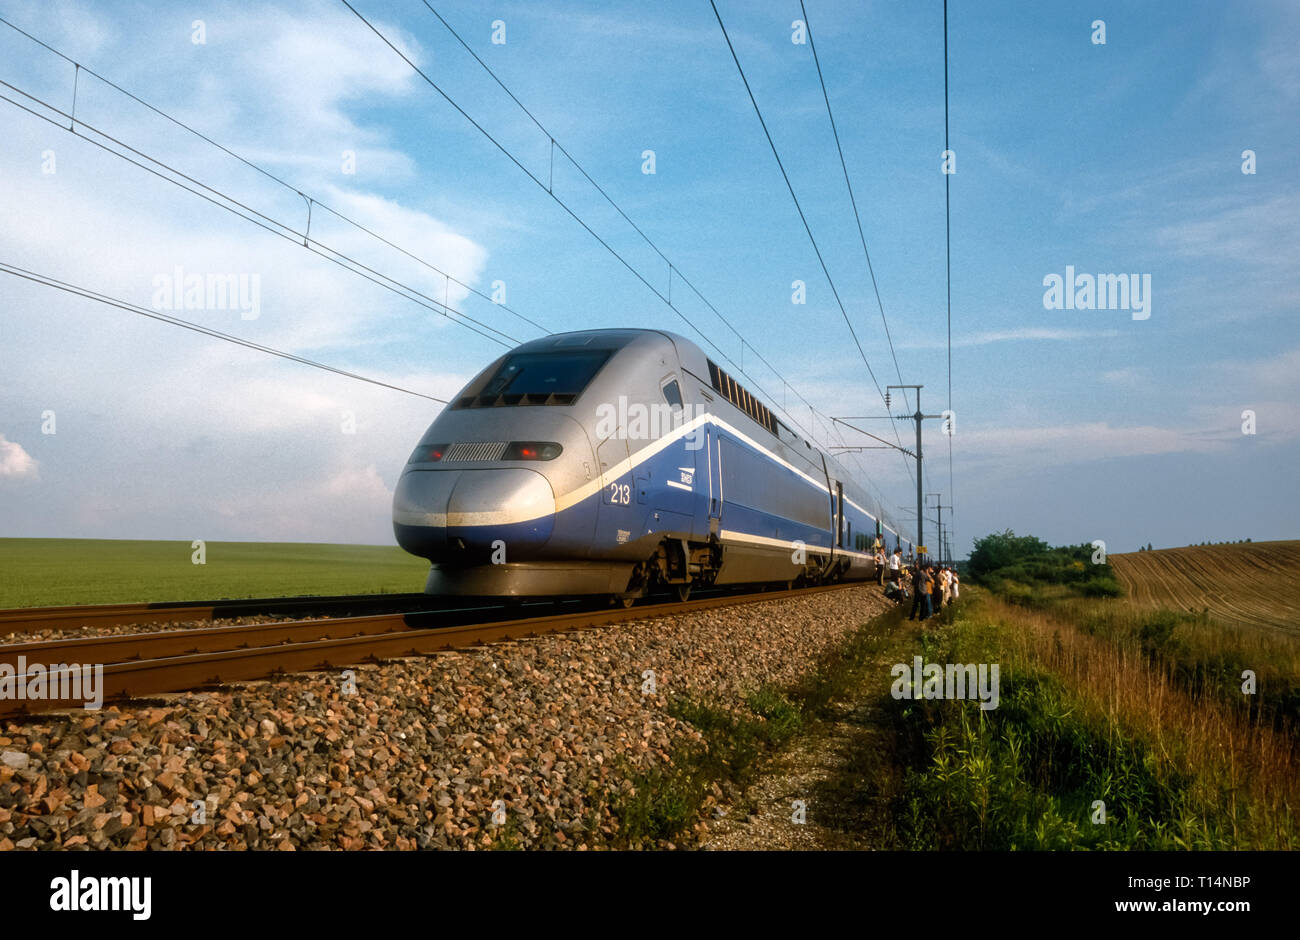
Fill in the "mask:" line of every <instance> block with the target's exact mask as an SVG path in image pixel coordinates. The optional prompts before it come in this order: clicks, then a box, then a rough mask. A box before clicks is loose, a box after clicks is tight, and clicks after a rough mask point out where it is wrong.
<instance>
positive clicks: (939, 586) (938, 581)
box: [929, 564, 943, 615]
mask: <svg viewBox="0 0 1300 940" xmlns="http://www.w3.org/2000/svg"><path fill="white" fill-rule="evenodd" d="M929 568H930V578H931V582H930V610H931V611H932V612H933V613H934V614H935V615H938V614H939V612H940V611H942V610H943V572H942V571H940V570H939V566H938V565H935V564H931V565H930V566H929Z"/></svg>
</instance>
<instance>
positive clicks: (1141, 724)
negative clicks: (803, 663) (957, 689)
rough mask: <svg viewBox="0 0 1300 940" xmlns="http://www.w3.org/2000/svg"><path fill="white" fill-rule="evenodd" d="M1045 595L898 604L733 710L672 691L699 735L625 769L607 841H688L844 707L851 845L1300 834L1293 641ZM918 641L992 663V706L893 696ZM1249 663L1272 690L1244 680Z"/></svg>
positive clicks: (1098, 845)
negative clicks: (1283, 698)
mask: <svg viewBox="0 0 1300 940" xmlns="http://www.w3.org/2000/svg"><path fill="white" fill-rule="evenodd" d="M1046 593H1048V594H1052V591H1050V590H1048V591H1047V592H1046ZM1031 601H1032V602H1031V603H1028V604H1027V603H1024V599H1023V598H1017V600H1016V602H1011V601H1008V600H1006V599H1003V598H1000V597H997V596H995V595H993V594H991V593H989V592H988V591H987V590H982V589H979V588H975V587H973V586H972V587H971V588H969V589H968V590H967V591H963V599H962V601H961V603H960V604H959V605H957V607H956V608H955V610H954V609H953V608H949V609H947V610H945V612H944V613H943V615H942V616H941V617H940V618H937V619H935V620H932V621H929V622H927V623H926V624H924V625H919V624H913V623H909V622H907V621H905V620H904V619H903V616H902V613H903V612H902V611H901V610H895V611H892V612H890V613H888V614H886V615H884V616H883V617H882V618H878V619H877V620H875V621H873V622H872V623H870V624H868V625H865V626H864V627H862V628H861V629H859V630H858V631H857V632H856V633H855V634H854V635H852V636H851V637H849V638H848V640H847V641H846V642H845V643H844V644H843V645H841V646H840V647H839V648H837V649H836V650H834V651H833V652H832V653H831V654H829V655H828V656H827V657H826V658H825V659H824V660H823V661H822V662H821V664H820V665H819V667H818V668H817V669H816V670H815V671H814V672H813V673H811V674H810V675H808V676H807V677H805V679H803V680H802V681H800V682H798V683H796V684H795V685H794V686H793V687H791V688H789V689H774V688H770V687H768V688H764V689H760V690H758V691H756V692H754V693H753V694H752V695H750V696H749V697H748V698H747V700H746V702H745V703H744V704H743V706H740V707H735V708H724V707H722V706H720V705H717V704H709V703H701V702H692V701H677V702H674V703H673V705H672V713H673V714H674V715H676V716H677V717H678V718H681V719H683V720H685V721H688V722H690V723H691V724H692V725H693V726H694V727H695V728H697V729H698V730H699V731H700V733H701V735H702V739H703V743H702V744H700V745H698V746H695V747H692V748H689V749H683V750H681V751H679V752H677V753H675V754H674V755H673V760H672V762H671V763H670V764H667V765H664V766H662V767H659V768H657V769H655V770H653V771H650V772H648V773H642V774H639V775H637V776H634V777H632V778H631V779H630V780H629V782H628V783H627V785H626V786H625V788H624V789H623V790H622V791H621V792H620V794H619V795H618V796H617V797H616V798H615V799H614V801H613V804H612V805H613V808H614V810H615V813H616V815H617V816H618V818H619V833H618V835H617V837H616V838H615V840H613V843H612V844H614V845H616V846H621V847H636V846H645V845H657V844H663V843H664V842H666V841H673V842H680V841H686V840H689V838H690V836H691V834H692V830H693V827H695V826H696V825H697V823H698V820H699V819H700V818H701V816H702V815H703V813H704V812H706V811H707V809H708V807H709V806H710V805H711V803H712V802H713V798H714V797H716V796H717V795H718V794H719V787H721V790H722V791H725V792H727V793H728V794H730V795H736V793H737V791H738V790H739V789H740V788H743V787H744V786H745V785H747V784H748V783H749V782H751V781H752V780H753V779H754V777H755V776H756V775H757V773H758V772H759V768H760V767H761V766H762V764H763V762H764V760H765V759H766V758H767V757H769V756H770V755H771V754H772V752H774V751H776V750H778V749H780V748H782V747H784V746H785V745H786V744H787V743H788V742H789V741H790V739H791V738H793V737H794V736H795V735H796V734H816V733H817V732H818V727H817V726H818V723H819V722H820V721H822V720H824V719H827V718H830V717H831V716H832V715H835V716H837V720H838V721H841V722H847V723H848V724H849V725H850V726H852V727H854V728H855V729H856V730H855V731H853V744H852V748H851V752H850V755H849V762H848V764H847V766H845V767H844V768H842V769H840V770H838V771H836V772H834V773H832V774H830V775H829V777H828V779H827V780H826V781H824V782H823V783H822V784H821V785H820V789H819V792H817V793H816V794H815V795H814V796H815V799H816V800H817V802H818V804H819V805H822V806H836V807H838V809H837V811H836V812H835V813H834V814H830V815H829V819H828V820H827V821H826V824H827V825H829V826H832V827H835V828H838V829H840V830H842V831H844V832H847V833H852V834H853V836H854V837H855V839H854V841H853V844H857V845H861V844H864V843H865V844H869V845H871V846H872V847H875V848H880V849H910V850H977V851H978V850H1112V851H1114V850H1165V851H1171V850H1172V851H1185V850H1200V849H1219V850H1223V849H1250V850H1255V849H1294V848H1297V847H1300V817H1298V816H1297V812H1296V810H1297V808H1300V772H1298V771H1300V750H1298V740H1297V729H1296V727H1295V726H1294V725H1293V724H1292V723H1291V722H1290V720H1289V718H1287V717H1286V716H1285V715H1283V714H1282V711H1281V707H1280V705H1278V704H1277V700H1278V698H1279V696H1278V694H1277V692H1278V689H1280V688H1286V686H1285V683H1284V682H1282V681H1281V679H1282V678H1284V677H1286V676H1289V675H1291V674H1292V673H1291V670H1292V669H1293V667H1294V665H1295V655H1296V651H1295V649H1294V648H1293V647H1292V646H1287V645H1285V644H1286V639H1285V638H1280V639H1279V638H1277V637H1275V636H1272V635H1265V634H1259V633H1258V632H1255V633H1252V632H1250V631H1243V632H1240V633H1232V632H1224V631H1222V630H1221V629H1220V628H1219V627H1217V626H1216V625H1215V624H1213V623H1212V622H1209V621H1208V620H1206V618H1204V617H1196V616H1191V617H1187V616H1181V615H1180V616H1175V615H1167V614H1161V613H1160V612H1155V613H1154V614H1153V613H1152V612H1151V611H1145V612H1143V611H1134V610H1131V609H1129V608H1128V607H1126V606H1125V605H1124V604H1123V603H1122V602H1120V601H1115V600H1110V599H1097V598H1083V597H1078V596H1077V592H1075V596H1071V595H1069V594H1068V593H1067V594H1062V595H1060V596H1056V595H1055V594H1053V596H1051V597H1047V596H1043V595H1042V594H1039V595H1036V596H1034V597H1033V598H1032V599H1031ZM1278 644H1283V645H1280V646H1279V645H1278ZM917 653H920V654H921V656H922V657H923V659H924V660H925V661H926V662H927V663H934V662H937V663H989V664H991V663H998V664H999V666H1000V696H999V704H998V707H997V708H996V709H992V710H987V711H986V710H983V709H980V708H979V703H978V702H977V701H972V700H966V701H951V700H933V699H931V700H919V701H918V700H896V699H894V698H893V697H892V695H891V694H890V687H891V684H892V674H891V671H890V666H891V664H893V663H910V661H911V659H912V656H913V655H915V654H917ZM1242 662H1249V663H1254V664H1255V665H1254V666H1253V667H1252V668H1255V669H1256V671H1257V672H1258V674H1259V676H1260V683H1261V689H1265V690H1271V691H1266V694H1265V696H1264V697H1263V702H1264V703H1269V702H1272V703H1273V704H1271V705H1268V704H1264V705H1261V704H1260V703H1259V701H1258V697H1257V700H1256V701H1254V703H1253V705H1252V701H1251V700H1250V699H1249V698H1248V697H1243V696H1242V694H1241V690H1240V680H1239V678H1235V677H1236V674H1237V671H1238V666H1239V665H1241V663H1242ZM1269 696H1272V697H1271V698H1270V697H1269ZM1243 700H1244V701H1243ZM846 716H848V717H847V718H846ZM1103 805H1104V820H1103V817H1102V816H1101V812H1102V810H1101V807H1102V806H1103Z"/></svg>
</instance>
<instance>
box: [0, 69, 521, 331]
mask: <svg viewBox="0 0 1300 940" xmlns="http://www.w3.org/2000/svg"><path fill="white" fill-rule="evenodd" d="M0 85H3V86H4V87H6V88H9V89H11V90H12V91H14V92H16V93H18V94H20V95H22V96H23V97H24V98H27V99H29V100H31V101H34V102H36V103H37V104H39V105H40V106H41V107H43V108H46V109H48V110H49V111H51V112H52V113H54V114H57V115H59V116H61V117H65V118H68V119H69V120H72V115H71V114H70V113H68V112H65V111H62V110H60V109H59V108H58V107H56V106H55V105H53V104H51V103H50V102H48V101H44V100H43V99H41V98H38V97H36V96H35V95H32V94H30V93H28V92H26V91H23V90H22V89H21V88H18V87H17V86H15V85H11V84H9V83H8V82H6V81H3V80H0ZM0 100H3V101H7V102H8V103H9V104H11V105H13V106H14V107H16V108H18V109H19V110H22V111H26V112H27V113H28V114H31V115H32V116H34V117H37V118H40V119H41V120H42V121H46V122H48V123H50V124H53V125H54V126H55V127H59V128H62V129H63V130H66V131H69V132H70V133H72V134H74V135H75V136H77V137H78V138H80V139H81V140H84V141H86V142H87V143H90V144H93V145H94V146H96V147H98V148H100V149H101V150H103V151H104V152H105V153H110V154H112V155H113V156H115V157H118V158H119V159H122V160H125V161H126V162H127V163H130V164H132V165H134V166H137V167H139V168H140V169H142V170H144V171H146V172H148V173H151V174H153V175H154V176H156V177H158V178H159V179H162V180H166V181H167V182H169V183H171V184H173V185H174V186H177V187H179V188H181V189H184V190H185V191H187V192H190V193H193V194H194V195H196V196H198V197H199V198H201V199H205V200H207V201H208V202H210V203H212V204H213V205H215V206H218V207H220V208H222V209H225V210H226V211H227V212H229V213H231V214H232V215H236V216H239V217H240V218H241V219H244V220H245V221H248V222H252V223H253V224H254V225H256V226H258V227H259V228H262V229H265V230H266V231H268V232H270V233H272V234H273V235H279V236H280V237H281V238H284V239H285V240H287V241H290V242H293V243H295V244H302V245H303V247H305V248H306V249H307V250H308V251H311V252H312V253H313V254H317V255H320V256H321V257H322V258H325V259H326V260H328V261H333V262H334V263H335V264H337V265H338V266H339V267H341V268H343V269H344V270H347V271H350V272H352V273H353V274H355V275H357V276H358V277H363V278H365V279H366V280H367V281H370V282H371V283H373V284H377V285H379V286H380V287H383V288H385V289H386V290H390V291H392V292H393V293H395V294H397V295H398V296H400V297H405V298H406V299H407V300H409V301H412V302H413V303H417V304H419V305H420V306H422V307H425V308H427V309H429V310H432V311H433V312H434V313H437V314H439V315H440V316H443V317H446V318H447V319H448V320H450V321H451V322H452V323H457V324H459V325H460V326H463V327H465V328H466V329H468V330H470V331H471V332H474V333H477V334H479V335H480V336H482V337H484V338H485V339H488V340H491V341H492V342H494V343H497V344H498V345H500V346H506V347H507V348H509V345H510V344H509V343H505V342H503V341H502V340H501V339H499V338H498V337H505V338H506V339H509V340H511V341H512V342H514V343H516V344H517V343H518V342H519V340H517V339H515V338H514V337H513V336H510V335H509V334H508V333H504V332H502V331H501V330H498V329H496V328H495V327H492V326H489V325H487V324H486V323H483V322H482V321H480V320H476V319H474V318H473V317H470V316H468V315H467V314H465V313H463V312H461V311H459V310H457V309H456V308H455V307H452V306H451V305H450V304H448V303H447V302H446V301H445V300H441V301H440V300H437V299H436V298H433V297H430V296H429V295H427V294H424V293H422V292H420V291H418V290H416V289H415V288H413V287H411V286H409V285H407V284H404V283H402V282H401V281H398V280H397V279H395V278H392V277H389V276H388V275H386V274H382V273H380V272H379V271H377V270H375V269H374V268H372V267H369V266H368V265H365V264H363V263H361V262H360V261H358V260H356V259H355V258H353V257H351V256H350V255H347V254H344V253H343V252H341V251H338V250H337V249H334V248H331V247H329V246H328V245H326V244H324V243H323V242H321V241H318V240H317V239H314V238H311V237H310V236H309V235H308V234H307V232H306V231H302V232H300V231H298V230H297V229H295V228H294V227H293V226H292V225H289V224H287V223H284V222H280V221H277V220H276V219H273V218H271V217H270V216H268V215H266V214H265V213H262V212H259V211H258V210H256V209H253V208H251V207H250V206H247V205H245V204H244V203H242V202H240V201H239V200H237V199H235V198H234V197H232V196H230V195H228V194H226V193H224V192H222V191H221V190H219V189H216V188H215V187H212V186H209V185H207V184H206V183H203V182H200V181H199V180H197V179H195V178H194V177H192V176H188V175H186V174H185V173H182V172H181V171H180V170H178V169H176V168H175V167H173V166H171V165H169V164H167V163H164V162H163V161H161V160H158V159H157V158H155V157H152V156H150V155H149V154H147V153H145V152H144V151H142V150H138V149H136V148H135V147H132V146H131V145H129V144H127V143H124V142H123V141H121V140H119V139H117V138H116V137H113V136H112V135H110V134H107V133H105V132H104V131H101V130H99V129H98V128H96V127H94V126H92V125H90V124H87V123H86V122H85V121H82V120H77V121H76V122H75V124H76V125H79V126H80V127H81V128H83V129H85V130H89V131H91V132H93V133H94V134H96V135H98V136H99V137H102V138H103V139H104V140H107V141H111V142H112V143H113V144H115V145H117V146H118V147H122V148H123V149H125V150H127V151H129V152H130V153H133V154H135V155H136V156H139V157H140V158H141V160H147V161H149V163H152V164H154V166H147V165H146V164H145V163H143V162H141V160H134V159H132V158H131V157H130V156H128V155H127V154H125V153H122V152H121V151H119V150H115V149H113V147H110V146H108V145H107V144H105V143H102V142H101V141H98V140H95V139H94V138H92V137H89V136H87V135H86V134H84V133H81V132H79V131H78V130H77V128H76V126H70V127H64V126H63V125H62V124H61V123H60V122H59V121H56V120H54V119H53V118H51V117H50V116H49V115H48V114H42V113H40V112H39V111H36V110H33V109H32V108H29V107H27V106H26V105H24V104H22V103H21V102H18V101H15V100H14V99H13V98H10V97H9V96H8V95H3V94H0ZM155 167H158V168H159V169H155ZM164 171H166V172H164ZM168 174H172V175H168ZM186 183H192V184H194V185H193V186H189V185H186ZM196 187H197V188H196ZM200 189H202V190H206V192H200ZM209 193H210V194H211V195H209ZM452 314H455V315H456V316H452ZM456 317H461V318H462V319H457V318H456ZM471 324H473V325H471ZM479 327H481V328H482V329H479ZM485 331H487V332H485ZM489 333H495V334H497V335H496V336H490V335H489Z"/></svg>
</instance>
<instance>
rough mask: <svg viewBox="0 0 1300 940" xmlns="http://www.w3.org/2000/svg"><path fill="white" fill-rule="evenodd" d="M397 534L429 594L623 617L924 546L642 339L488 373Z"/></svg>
mask: <svg viewBox="0 0 1300 940" xmlns="http://www.w3.org/2000/svg"><path fill="white" fill-rule="evenodd" d="M869 507H870V508H869ZM393 530H394V535H395V537H396V539H397V543H398V544H399V545H400V546H401V547H402V548H403V549H404V550H406V551H407V552H410V553H411V554H413V555H416V556H419V557H421V558H425V559H427V560H428V561H429V562H430V569H429V575H428V579H427V581H426V583H425V591H426V592H427V593H429V594H438V595H466V596H469V595H472V596H493V597H506V598H528V597H554V596H557V595H568V596H577V595H608V596H609V597H610V598H613V599H614V600H615V601H616V602H621V603H623V604H624V605H627V606H630V605H631V604H632V603H634V602H635V601H636V600H637V599H638V598H642V597H646V596H648V595H650V594H651V593H656V592H658V593H662V592H669V593H672V594H675V595H676V596H677V598H679V599H680V600H685V599H686V598H687V597H688V596H689V595H690V593H691V591H692V590H693V589H696V588H704V587H707V586H724V585H765V586H766V585H783V586H786V587H793V586H795V585H802V584H816V583H829V582H834V581H841V580H865V579H869V578H872V577H874V576H875V573H876V572H875V567H876V566H875V561H874V557H875V550H876V547H877V546H878V545H879V546H881V547H883V548H884V549H885V550H886V551H887V552H892V551H893V550H894V549H895V548H897V549H899V550H901V551H902V552H903V554H904V555H909V556H910V555H912V553H913V550H914V547H915V546H914V545H913V543H912V541H911V540H910V539H909V538H908V536H907V535H905V534H904V533H902V532H900V531H898V530H897V529H896V528H895V527H893V526H892V525H890V524H888V523H887V522H886V520H885V519H884V518H883V513H882V512H881V511H880V509H879V507H878V506H875V505H873V504H872V502H871V501H870V499H869V498H868V497H867V495H866V494H865V493H863V492H862V491H861V490H860V489H859V487H858V486H857V485H856V484H855V483H854V482H853V481H852V480H851V479H850V478H849V475H848V474H847V473H846V472H845V470H844V467H843V466H842V465H841V464H840V462H839V461H838V460H836V458H835V457H834V456H832V455H831V454H829V453H827V452H826V451H825V450H823V449H822V448H820V447H819V446H817V445H816V444H814V443H813V442H811V441H809V440H807V439H806V438H804V437H802V436H801V435H800V434H798V433H796V432H795V431H793V430H791V428H790V427H789V426H788V425H787V424H785V423H784V422H783V421H781V420H780V419H779V418H778V417H777V416H776V415H775V414H774V413H773V412H772V411H771V409H770V408H768V407H767V406H766V405H765V404H764V403H763V402H761V401H760V400H759V399H758V398H757V397H755V396H754V395H753V394H751V393H750V392H749V390H747V389H746V388H745V387H744V386H743V385H741V384H740V383H738V382H737V381H736V380H735V378H733V377H732V376H731V375H729V374H728V373H727V372H725V371H724V370H723V369H721V368H720V367H719V366H718V365H717V364H716V363H715V362H713V361H712V360H711V359H709V358H708V356H707V355H706V354H705V353H704V352H703V351H702V350H701V349H700V348H699V347H698V346H697V345H695V344H694V343H693V342H691V341H690V340H688V339H686V338H684V337H682V336H679V335H677V334H675V333H671V332H667V331H663V330H652V329H633V328H627V329H600V330H584V331H579V332H572V333H559V334H552V335H548V336H545V337H542V338H539V339H535V340H532V341H530V342H526V343H524V344H522V345H520V346H517V347H515V348H514V349H512V350H510V351H509V352H507V353H505V354H504V355H502V356H501V357H500V358H498V359H497V360H496V361H494V362H492V363H491V364H490V365H488V366H487V368H485V369H484V370H483V371H482V372H480V373H479V374H478V375H477V376H476V377H475V378H474V379H473V380H472V381H471V382H470V383H469V384H468V385H466V386H465V388H464V389H462V390H461V392H460V393H459V394H458V395H456V397H455V398H454V399H452V400H451V401H450V402H449V403H448V405H447V406H446V407H445V408H444V409H443V410H442V412H441V413H440V414H439V415H438V416H437V418H436V419H435V420H434V421H433V423H432V424H431V425H430V426H429V429H428V430H427V431H426V432H425V433H424V435H423V436H422V437H421V438H420V441H419V443H418V444H417V445H416V447H415V450H414V451H413V452H412V453H411V456H410V458H409V459H408V460H407V462H406V465H405V467H404V468H403V469H402V473H401V476H400V478H399V479H398V482H397V485H396V487H395V489H394V494H393Z"/></svg>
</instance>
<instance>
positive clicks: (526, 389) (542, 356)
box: [458, 349, 613, 407]
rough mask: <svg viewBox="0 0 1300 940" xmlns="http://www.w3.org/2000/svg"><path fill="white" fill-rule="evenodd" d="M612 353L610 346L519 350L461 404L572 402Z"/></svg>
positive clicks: (469, 405) (470, 405)
mask: <svg viewBox="0 0 1300 940" xmlns="http://www.w3.org/2000/svg"><path fill="white" fill-rule="evenodd" d="M612 353H613V350H610V349H581V350H563V351H555V352H536V353H516V354H515V355H513V356H510V357H509V358H507V359H506V361H505V362H503V363H501V366H500V367H499V368H498V369H497V371H496V372H495V373H493V375H492V377H491V378H490V379H488V380H487V382H486V383H485V384H484V385H483V388H482V389H481V390H480V391H479V393H478V394H477V395H473V396H470V397H469V398H468V399H462V400H461V401H460V402H459V403H458V404H461V405H462V406H468V407H474V406H480V407H481V406H486V405H533V404H537V405H540V404H571V403H572V402H573V401H575V400H576V399H577V397H578V396H579V395H581V394H582V391H583V389H585V388H586V387H587V386H588V385H589V384H590V383H591V380H592V379H593V378H595V377H596V373H597V372H599V371H600V369H601V366H603V365H604V364H605V363H606V361H608V359H609V357H610V355H612Z"/></svg>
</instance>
